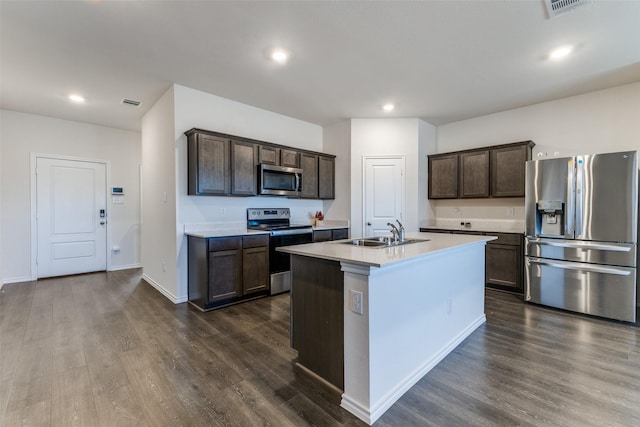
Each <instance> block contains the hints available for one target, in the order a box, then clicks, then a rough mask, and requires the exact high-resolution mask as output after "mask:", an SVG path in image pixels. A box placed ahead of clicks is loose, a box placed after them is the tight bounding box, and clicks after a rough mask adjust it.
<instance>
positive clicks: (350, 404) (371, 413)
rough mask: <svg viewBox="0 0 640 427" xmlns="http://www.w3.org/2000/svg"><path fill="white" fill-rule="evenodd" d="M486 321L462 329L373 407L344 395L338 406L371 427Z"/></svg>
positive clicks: (480, 318) (473, 323)
mask: <svg viewBox="0 0 640 427" xmlns="http://www.w3.org/2000/svg"><path fill="white" fill-rule="evenodd" d="M486 321H487V317H486V315H485V314H482V316H480V317H478V318H477V319H476V320H475V321H473V322H472V323H471V324H470V325H469V326H467V327H466V328H465V329H463V330H462V331H461V332H460V333H459V334H458V335H456V336H455V337H454V338H453V339H452V340H451V341H449V343H448V344H447V345H445V346H444V347H443V348H442V349H441V350H440V351H438V352H437V353H435V354H434V355H433V356H432V357H431V358H430V359H428V360H425V362H424V363H423V364H422V366H420V367H419V368H418V369H416V370H415V371H414V372H413V373H412V374H410V375H409V376H408V377H407V378H405V379H404V380H403V381H401V382H400V383H398V384H397V385H396V386H395V387H394V388H393V389H392V390H390V391H389V393H387V394H386V395H385V396H384V397H383V398H382V399H380V400H379V401H378V402H377V403H376V404H375V405H374V406H373V407H371V408H366V407H365V406H363V405H362V404H360V403H358V402H356V401H354V400H352V399H350V398H349V397H348V396H346V395H344V394H343V395H342V402H341V403H340V406H342V407H343V408H345V409H346V410H347V411H349V412H351V413H352V414H354V415H355V416H357V417H358V418H360V419H361V420H362V421H364V422H365V423H367V424H369V425H371V424H373V423H374V422H376V420H377V419H378V418H380V417H381V416H382V415H383V414H384V413H385V412H386V411H387V409H389V408H390V407H391V406H392V405H393V404H394V403H396V401H397V400H398V399H400V398H401V397H402V395H403V394H405V393H406V392H407V391H408V390H409V389H410V388H411V387H413V386H414V385H415V384H416V383H417V382H418V381H420V380H421V379H422V377H424V376H425V375H426V374H427V373H428V372H429V371H430V370H432V369H433V368H434V367H435V366H436V365H437V364H438V363H440V362H441V361H442V359H444V358H445V357H447V355H448V354H449V353H451V352H452V351H453V350H455V348H456V347H458V345H460V343H462V341H464V340H465V338H467V337H468V336H469V335H471V334H472V333H473V331H475V330H476V329H478V327H480V326H481V325H482V324H484V323H485V322H486Z"/></svg>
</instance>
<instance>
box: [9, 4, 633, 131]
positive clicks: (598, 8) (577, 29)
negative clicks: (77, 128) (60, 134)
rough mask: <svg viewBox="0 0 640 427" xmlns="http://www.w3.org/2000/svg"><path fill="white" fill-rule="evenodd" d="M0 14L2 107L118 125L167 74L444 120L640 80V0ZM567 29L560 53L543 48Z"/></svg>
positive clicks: (115, 7)
mask: <svg viewBox="0 0 640 427" xmlns="http://www.w3.org/2000/svg"><path fill="white" fill-rule="evenodd" d="M0 14H1V18H2V20H1V23H0V32H1V33H0V35H1V40H2V41H1V46H0V47H1V51H0V54H1V60H2V61H1V68H0V72H1V74H0V78H1V80H0V83H1V88H0V89H1V90H0V96H1V98H0V101H1V103H0V106H1V108H3V109H8V110H16V111H23V112H28V113H34V114H41V115H46V116H53V117H59V118H64V119H70V120H77V121H81V122H87V123H94V124H101V125H106V126H112V127H118V128H124V129H135V130H138V129H140V119H141V117H142V116H143V114H144V113H145V112H146V111H147V110H148V109H149V107H151V106H152V105H153V103H154V102H155V101H156V100H157V99H158V98H159V97H160V95H162V94H163V93H164V92H165V91H166V90H167V89H168V88H169V87H170V85H171V84H172V83H177V84H180V85H184V86H188V87H191V88H195V89H199V90H202V91H205V92H209V93H212V94H215V95H218V96H222V97H225V98H229V99H233V100H236V101H239V102H242V103H245V104H249V105H253V106H256V107H260V108H264V109H267V110H270V111H274V112H277V113H281V114H284V115H287V116H290V117H296V118H299V119H301V120H305V121H308V122H312V123H317V124H319V125H327V124H331V123H334V122H337V121H340V120H344V119H347V118H362V117H368V118H371V117H389V116H390V117H419V118H422V119H424V120H426V121H428V122H430V123H432V124H435V125H439V124H444V123H449V122H453V121H457V120H461V119H466V118H470V117H476V116H480V115H484V114H488V113H492V112H497V111H503V110H507V109H512V108H516V107H520V106H525V105H531V104H535V103H539V102H543V101H547V100H552V99H557V98H562V97H566V96H570V95H576V94H580V93H585V92H590V91H593V90H598V89H604V88H608V87H612V86H617V85H621V84H626V83H631V82H636V81H640V0H629V1H622V0H619V1H600V0H593V1H590V2H588V3H587V4H585V5H583V6H580V7H578V8H576V9H574V10H572V11H571V12H568V13H565V14H563V15H560V16H558V17H556V18H553V19H548V18H547V15H546V11H545V7H544V0H527V1H407V2H404V1H377V2H371V1H304V2H302V1H298V2H295V1H288V2H287V1H154V2H152V1H118V2H115V1H98V0H96V1H53V0H50V1H42V2H38V1H6V0H2V1H1V3H0ZM566 43H570V44H574V45H576V48H575V51H574V54H573V55H571V57H569V58H568V59H566V60H565V61H563V62H552V61H550V60H548V59H547V58H546V54H547V53H548V52H549V50H551V49H552V48H554V47H556V46H558V45H561V44H566ZM274 46H283V47H285V48H287V49H289V50H291V51H292V52H293V58H292V59H291V61H290V62H289V64H287V65H286V66H278V65H276V64H274V63H272V62H270V61H269V60H268V59H267V52H268V50H269V49H270V48H271V47H274ZM71 92H78V93H81V94H83V95H84V96H85V97H86V98H87V102H86V104H84V105H74V104H71V103H69V102H68V101H67V99H66V97H67V95H68V94H69V93H71ZM125 97H126V98H131V99H135V100H139V101H142V102H143V104H142V106H141V107H139V108H135V107H130V106H125V105H121V104H120V101H121V99H122V98H125ZM388 101H391V102H394V103H395V104H396V109H395V110H394V111H393V112H392V113H391V114H389V113H384V112H382V110H381V108H380V107H381V105H382V104H383V103H385V102H388ZM559 114H561V112H559Z"/></svg>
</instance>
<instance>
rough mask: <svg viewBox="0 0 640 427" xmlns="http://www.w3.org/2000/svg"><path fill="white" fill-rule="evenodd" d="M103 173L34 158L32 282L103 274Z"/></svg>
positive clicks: (100, 168)
mask: <svg viewBox="0 0 640 427" xmlns="http://www.w3.org/2000/svg"><path fill="white" fill-rule="evenodd" d="M106 191H107V189H106V167H105V164H103V163H94V162H83V161H75V160H62V159H52V158H44V157H38V158H37V160H36V221H37V242H38V243H37V246H38V255H37V270H38V277H39V278H40V277H51V276H62V275H67V274H78V273H87V272H90V271H102V270H106V269H107V225H106V224H107V218H106Z"/></svg>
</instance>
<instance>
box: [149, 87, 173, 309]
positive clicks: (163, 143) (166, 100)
mask: <svg viewBox="0 0 640 427" xmlns="http://www.w3.org/2000/svg"><path fill="white" fill-rule="evenodd" d="M173 135H174V91H173V87H171V88H170V89H169V90H168V91H167V92H166V93H165V94H164V95H162V97H161V98H160V99H159V100H158V101H157V102H156V103H155V104H154V105H153V107H151V109H150V110H149V111H148V112H147V114H145V115H144V117H143V118H142V266H143V277H144V279H145V280H146V281H147V282H149V283H151V284H152V285H153V286H154V287H155V288H156V289H158V290H159V291H160V292H161V293H163V294H164V295H165V296H166V297H167V298H169V299H170V300H171V301H173V302H179V301H181V300H180V298H181V297H182V295H181V294H180V293H179V292H178V290H177V285H176V277H177V274H176V271H177V269H176V259H177V256H176V245H175V235H176V178H175V177H176V171H175V139H174V137H173Z"/></svg>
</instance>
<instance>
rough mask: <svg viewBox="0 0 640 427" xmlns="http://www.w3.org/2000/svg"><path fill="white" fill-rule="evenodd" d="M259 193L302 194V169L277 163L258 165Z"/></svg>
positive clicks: (275, 194)
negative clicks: (276, 164) (277, 164)
mask: <svg viewBox="0 0 640 427" xmlns="http://www.w3.org/2000/svg"><path fill="white" fill-rule="evenodd" d="M258 189H259V194H264V195H272V196H300V191H301V190H302V169H298V168H288V167H284V166H275V165H265V164H260V165H258Z"/></svg>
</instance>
